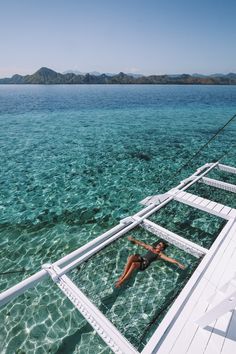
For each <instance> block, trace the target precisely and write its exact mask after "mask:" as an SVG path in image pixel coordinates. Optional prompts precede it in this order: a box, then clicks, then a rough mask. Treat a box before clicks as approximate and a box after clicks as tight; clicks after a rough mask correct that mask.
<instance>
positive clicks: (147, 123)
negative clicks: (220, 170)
mask: <svg viewBox="0 0 236 354" xmlns="http://www.w3.org/2000/svg"><path fill="white" fill-rule="evenodd" d="M235 112H236V87H227V86H222V87H221V86H216V87H213V86H0V146H1V149H0V158H1V174H0V186H1V189H0V193H1V197H0V246H1V247H0V257H1V264H0V272H4V271H8V270H16V269H17V270H21V269H23V268H25V269H26V272H24V273H16V274H9V275H1V276H0V290H1V291H2V290H4V289H6V288H7V287H9V286H10V285H13V284H15V283H17V282H18V281H20V280H22V279H23V278H25V277H26V276H28V275H30V274H33V273H34V272H35V271H37V270H38V269H39V268H40V266H41V264H43V263H45V262H48V261H55V260H56V259H58V258H59V257H61V256H62V255H64V254H67V253H69V252H70V251H72V250H74V249H75V248H77V247H79V246H80V245H83V244H85V243H86V242H87V241H89V240H91V239H93V238H94V237H96V236H98V235H99V234H101V233H102V232H104V231H106V230H107V229H109V228H110V227H112V226H113V225H116V224H117V223H118V222H119V220H120V218H123V217H125V216H128V215H130V214H132V213H134V212H135V211H137V210H139V209H140V206H138V201H140V200H142V199H143V198H144V197H145V196H147V195H152V194H156V193H160V192H164V191H166V190H167V189H169V188H170V187H171V186H174V185H175V183H177V182H178V181H179V180H180V179H182V178H184V177H185V176H186V175H187V174H189V173H192V172H193V171H194V169H195V168H196V167H197V166H199V165H200V164H203V163H205V162H207V161H212V160H217V159H218V158H219V157H221V155H222V154H223V153H225V152H227V151H229V148H230V147H231V146H232V144H235V132H236V125H235V123H234V124H232V125H231V126H230V127H229V128H228V129H227V130H226V131H225V132H224V133H223V134H222V135H221V136H220V137H219V138H218V139H217V141H215V142H214V143H212V144H211V145H210V146H209V148H207V149H205V151H204V152H203V153H202V154H201V155H200V156H199V157H198V158H197V159H195V161H194V162H193V163H192V164H191V165H190V166H189V167H188V168H187V169H186V172H183V173H182V174H181V175H180V176H177V177H176V178H175V179H173V178H172V175H173V173H174V172H175V171H176V170H177V169H178V168H179V167H180V166H182V165H183V164H184V163H185V162H186V160H187V159H188V157H189V155H190V154H192V153H193V151H195V150H196V149H198V147H199V145H202V144H204V143H205V142H206V141H207V139H208V138H210V137H211V136H212V135H213V134H214V133H215V132H216V130H217V129H218V127H220V126H222V125H223V124H224V123H225V122H226V121H227V119H229V117H230V116H232V115H233V114H234V113H235ZM222 162H224V163H226V164H227V163H229V164H232V165H234V166H236V158H235V151H234V150H233V149H232V150H231V151H230V152H229V154H228V156H226V157H225V158H224V160H223V161H222ZM209 177H212V176H211V175H209ZM167 180H170V181H171V182H170V183H169V184H168V188H167V186H166V185H165V183H166V181H167ZM231 183H233V182H231ZM197 187H201V188H203V185H200V184H199V185H198V186H197ZM204 187H207V186H204ZM218 191H219V190H217V191H216V193H217V197H219V198H221V195H220V191H219V192H218ZM207 192H208V191H207ZM204 193H205V192H204ZM202 196H204V195H202ZM208 198H209V195H208ZM222 198H225V197H222ZM227 198H228V199H227V202H228V203H229V205H230V202H231V204H232V203H234V202H233V201H232V200H233V199H232V198H231V195H230V196H229V197H227ZM212 199H213V198H212ZM219 201H220V200H219ZM221 202H222V201H221ZM225 204H226V203H225ZM231 206H233V205H231ZM181 207H182V206H181ZM167 211H168V210H167ZM171 213H175V221H174V222H171V223H170V222H169V221H168V220H169V218H170V215H172V214H171ZM183 214H184V213H183ZM180 215H181V216H180ZM188 215H189V214H188ZM195 217H196V220H197V221H195ZM205 217H206V216H205V215H204V216H202V215H197V216H195V215H193V214H192V213H191V215H190V216H189V218H190V219H189V220H191V221H190V222H189V225H190V231H186V234H187V235H189V236H191V235H192V231H193V232H194V230H195V231H196V229H201V228H205V229H204V232H205V234H204V235H205V236H203V233H202V236H201V238H200V240H201V239H202V237H203V238H204V239H205V241H204V242H206V243H208V244H211V242H212V240H213V239H214V237H215V233H216V230H218V228H219V229H220V227H221V224H220V222H219V220H218V219H211V220H208V221H207V222H206V223H205V224H204V225H205V226H202V224H203V223H202V221H205V219H204V218H205ZM182 218H183V217H182V214H181V213H180V214H179V211H178V213H176V212H175V211H174V209H173V210H172V206H171V207H170V211H169V212H167V213H166V214H165V213H163V218H162V219H163V220H164V222H165V223H166V224H168V227H169V228H172V229H175V230H176V227H177V226H176V225H178V223H179V224H181V223H183V221H182ZM172 219H173V218H172ZM191 227H192V229H191ZM193 229H194V230H193ZM186 230H188V228H187V226H186ZM135 232H137V231H135ZM206 234H207V236H206ZM196 235H198V233H197V232H196ZM137 237H140V238H141V237H144V238H145V237H147V240H149V237H151V238H150V240H151V239H152V236H150V235H149V236H147V235H146V234H145V233H143V231H142V232H141V233H140V236H139V234H138V236H137ZM186 237H187V236H186ZM194 237H195V236H194ZM196 237H199V236H196ZM117 242H119V246H120V247H121V249H119V250H122V249H123V247H126V246H127V247H128V245H127V244H126V241H125V239H122V240H119V241H117ZM110 247H111V248H107V249H106V250H104V252H105V254H106V257H108V258H109V259H111V260H113V262H114V261H115V262H116V267H115V264H113V262H112V261H111V263H109V264H110V265H109V274H110V278H109V282H108V283H107V285H106V283H104V281H105V279H106V277H105V275H104V280H103V281H102V282H101V284H100V283H99V282H98V279H97V274H99V272H101V271H102V269H100V270H99V272H97V271H96V270H94V272H91V268H93V265H94V264H96V257H99V255H97V256H96V257H95V258H94V260H93V259H91V261H89V262H88V263H86V264H85V265H84V267H85V269H84V272H82V274H81V271H80V272H78V273H77V272H74V273H75V274H74V273H73V274H72V276H73V277H75V280H76V279H77V278H78V279H79V281H81V282H82V281H83V286H84V291H86V289H87V284H88V282H90V283H91V284H92V286H91V294H89V296H90V297H91V299H92V300H94V298H93V293H96V287H99V286H101V287H103V288H102V291H101V299H100V300H99V301H100V304H101V306H107V305H106V304H107V303H109V302H111V303H112V301H113V303H114V304H113V305H112V307H111V308H109V311H108V310H107V311H108V312H107V315H108V317H109V316H110V317H109V318H111V319H112V320H113V321H115V314H116V311H118V309H117V306H118V304H119V301H123V302H122V304H124V303H125V301H126V300H125V299H126V296H127V298H131V299H132V302H131V305H130V303H129V306H132V307H133V308H135V307H134V294H135V292H136V291H137V292H139V293H140V294H142V293H143V292H144V293H145V294H146V295H147V296H146V297H145V296H144V297H143V298H142V295H140V297H139V300H140V301H141V302H143V303H142V305H140V306H141V307H142V311H141V312H140V316H144V315H145V316H147V317H146V320H145V321H144V323H145V326H146V325H147V323H148V322H149V321H150V318H151V316H152V315H154V312H155V311H156V308H155V307H154V306H153V307H152V308H150V309H146V310H145V306H147V303H148V302H147V301H146V300H145V299H146V298H147V297H148V294H149V291H150V292H151V291H152V287H150V286H149V285H147V284H149V283H150V282H151V281H158V280H156V278H155V274H156V272H158V275H159V276H160V277H161V275H163V278H161V279H162V281H161V285H160V284H159V283H156V285H155V286H156V287H157V288H161V289H162V294H163V299H165V298H166V297H167V298H168V296H167V294H168V291H170V292H171V289H170V283H171V282H170V280H171V281H172V282H173V281H177V280H178V277H179V276H180V275H181V277H182V282H183V283H184V282H185V281H186V279H187V277H188V276H189V275H188V274H187V273H186V276H184V275H183V273H182V274H179V273H178V271H176V269H172V268H170V267H169V266H167V265H165V264H161V263H158V264H157V263H156V264H155V265H153V267H152V268H151V267H150V270H149V269H148V270H147V271H146V272H145V276H146V277H147V276H148V277H149V278H148V279H150V282H149V281H148V282H146V280H147V279H146V278H145V276H144V275H143V273H138V274H137V276H136V277H135V278H134V279H133V280H132V281H133V282H134V283H133V285H132V281H131V284H129V285H127V289H125V290H124V291H123V290H122V291H123V292H122V294H121V295H119V296H117V297H116V294H115V295H114V294H113V290H114V288H113V280H115V278H116V277H117V276H118V274H119V273H120V272H121V270H122V268H123V265H124V262H125V259H126V257H127V254H126V253H127V251H126V253H125V255H122V256H121V254H120V252H117V247H115V246H114V248H113V246H110ZM131 248H132V247H131ZM131 248H128V251H129V252H132V251H133V248H132V249H131ZM106 252H107V253H106ZM168 252H170V254H173V255H175V256H179V257H181V258H182V257H183V255H181V254H180V253H181V252H180V251H179V250H176V249H175V248H174V247H173V248H172V247H170V248H169V249H168ZM179 252H180V253H179ZM107 254H108V255H107ZM101 257H102V256H101ZM185 257H186V256H185ZM186 261H187V263H188V271H189V272H190V273H191V270H192V269H193V268H194V264H193V265H192V263H191V262H192V261H191V260H190V259H189V260H188V258H187V259H186ZM193 263H194V262H193ZM118 265H119V267H118ZM192 266H193V268H191V267H192ZM101 268H102V267H101ZM111 274H112V276H111ZM166 274H168V277H167V280H165V281H164V279H166ZM142 277H144V278H145V280H143V281H142ZM159 279H160V278H159ZM99 284H100V285H99ZM27 294H28V295H27ZM27 294H25V295H24V296H22V297H20V298H18V299H16V300H15V301H13V302H12V303H10V304H9V305H7V306H5V307H4V309H3V310H2V311H1V313H0V317H1V322H0V323H1V325H0V337H1V338H0V349H1V351H2V352H7V353H14V352H17V350H18V352H19V353H24V352H27V353H44V352H45V353H48V352H52V353H62V352H66V353H89V352H91V353H94V348H96V352H97V353H109V349H107V348H106V346H105V345H104V344H103V342H102V341H101V340H100V339H99V338H98V337H97V336H96V335H94V333H93V332H92V330H91V328H90V327H89V326H88V325H86V323H85V321H84V320H83V318H82V317H81V316H80V315H79V314H78V313H77V312H76V311H74V310H73V308H72V306H71V305H70V304H69V302H68V301H67V300H65V299H64V298H63V296H62V295H61V293H60V291H59V290H57V289H56V288H55V287H52V286H51V282H50V281H48V282H44V283H42V284H41V285H39V286H38V287H37V288H36V289H32V290H30V291H29V292H28V293H27ZM111 294H113V295H111ZM27 296H28V297H27ZM45 296H46V300H45ZM109 296H111V297H110V298H109ZM157 296H158V295H157ZM161 296H162V295H161ZM107 297H108V300H107ZM114 297H115V298H116V300H115V301H114ZM102 299H105V300H106V301H107V302H106V301H105V305H104V304H103V305H102V302H103V303H104V301H102ZM122 299H123V300H122ZM117 301H118V303H117ZM145 301H146V302H145ZM158 301H159V302H160V298H159V300H158ZM159 302H158V304H159ZM31 303H32V304H31ZM45 303H50V304H51V305H50V306H49V307H48V308H47V310H46V311H43V310H42V308H44V307H43V306H44V304H45ZM26 305H27V306H26ZM126 306H127V305H126ZM150 306H152V305H150ZM51 307H52V308H51ZM104 308H105V307H104ZM49 310H50V311H49ZM118 312H119V311H118ZM135 313H136V310H134V311H133V313H132V316H134V315H135ZM112 316H113V317H112ZM145 316H144V317H145ZM65 318H66V319H65ZM129 320H130V319H128V318H127V319H125V317H124V319H123V317H122V323H121V327H122V326H123V325H124V323H126V322H128V321H129ZM54 321H56V322H55V323H54ZM138 323H140V321H139V320H138V319H137V318H136V319H135V326H134V327H135V328H134V327H133V328H129V333H128V336H129V337H130V339H131V340H132V338H137V337H138V334H137V333H139V335H140V333H143V331H144V328H143V327H142V326H141V328H140V327H139V324H138ZM118 325H119V324H117V326H118ZM126 325H127V324H126ZM124 326H125V325H124ZM145 326H144V327H145ZM124 328H126V327H124ZM152 330H153V329H151V330H150V331H149V332H150V333H151V332H152ZM132 331H134V333H133V332H132ZM135 331H136V332H135ZM132 333H133V334H132ZM150 333H149V334H147V337H148V335H150ZM132 336H133V337H132ZM131 337H132V338H131ZM139 338H140V336H139ZM135 340H137V339H135ZM135 340H134V342H135ZM143 340H144V341H145V339H143ZM134 344H135V343H134Z"/></svg>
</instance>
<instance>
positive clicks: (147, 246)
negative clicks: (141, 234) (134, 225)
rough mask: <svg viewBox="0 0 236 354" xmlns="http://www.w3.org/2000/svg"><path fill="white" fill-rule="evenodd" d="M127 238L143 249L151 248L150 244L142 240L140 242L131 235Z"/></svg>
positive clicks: (149, 249)
mask: <svg viewBox="0 0 236 354" xmlns="http://www.w3.org/2000/svg"><path fill="white" fill-rule="evenodd" d="M128 240H129V241H130V242H132V243H134V244H136V245H138V246H141V247H143V248H145V249H146V250H148V251H151V250H152V249H153V247H152V246H150V245H147V244H146V243H144V242H142V241H139V240H136V239H135V238H133V237H132V236H129V237H128Z"/></svg>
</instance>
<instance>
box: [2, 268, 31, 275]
mask: <svg viewBox="0 0 236 354" xmlns="http://www.w3.org/2000/svg"><path fill="white" fill-rule="evenodd" d="M24 272H27V270H26V269H25V268H23V269H21V270H9V271H7V272H2V273H0V275H6V274H12V273H24Z"/></svg>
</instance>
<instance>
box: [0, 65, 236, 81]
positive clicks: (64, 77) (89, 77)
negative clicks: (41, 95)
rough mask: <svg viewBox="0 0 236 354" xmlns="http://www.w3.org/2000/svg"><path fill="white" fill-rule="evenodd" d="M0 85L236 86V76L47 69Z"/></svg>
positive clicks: (16, 76) (14, 76) (6, 79)
mask: <svg viewBox="0 0 236 354" xmlns="http://www.w3.org/2000/svg"><path fill="white" fill-rule="evenodd" d="M0 84H45V85H50V84H51V85H52V84H57V85H58V84H173V85H186V84H195V85H236V74H234V73H229V74H226V75H223V74H215V75H209V76H206V75H188V74H182V75H150V76H142V75H134V76H133V75H132V74H124V73H122V72H121V73H119V74H114V75H108V74H101V75H94V74H77V75H76V74H75V73H66V74H61V73H58V72H56V71H53V70H51V69H48V68H41V69H39V70H38V71H36V73H34V74H32V75H25V76H22V75H18V74H16V75H13V76H12V77H11V78H4V79H0Z"/></svg>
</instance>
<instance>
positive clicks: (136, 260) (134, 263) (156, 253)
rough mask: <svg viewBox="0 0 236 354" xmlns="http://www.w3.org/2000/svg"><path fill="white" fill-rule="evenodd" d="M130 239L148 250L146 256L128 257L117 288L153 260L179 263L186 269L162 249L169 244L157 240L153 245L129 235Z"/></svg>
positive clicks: (180, 266)
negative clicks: (136, 270)
mask: <svg viewBox="0 0 236 354" xmlns="http://www.w3.org/2000/svg"><path fill="white" fill-rule="evenodd" d="M128 240H129V241H131V242H132V243H134V244H136V245H139V246H141V247H143V248H145V249H146V250H148V252H147V253H146V254H145V255H144V256H140V255H139V254H134V255H131V256H129V257H128V260H127V263H126V266H125V268H124V271H123V273H122V274H121V276H120V277H119V279H118V281H117V282H116V285H115V286H116V288H118V287H120V286H121V285H122V284H123V283H124V281H126V280H127V279H128V278H129V277H130V276H131V274H132V273H133V271H134V270H135V269H139V270H142V271H143V270H145V269H146V268H147V267H148V266H149V265H150V264H151V263H152V262H154V261H156V260H158V259H163V260H164V261H167V262H170V263H174V264H177V266H178V267H179V268H181V269H184V268H185V266H184V265H183V264H181V263H180V262H178V261H177V260H176V259H173V258H170V257H167V256H166V255H165V254H164V253H163V252H162V251H164V250H165V249H166V247H167V244H166V243H165V242H163V241H158V242H156V243H155V244H154V245H153V246H150V245H147V244H146V243H144V242H141V241H138V240H136V239H135V238H133V237H131V236H129V237H128Z"/></svg>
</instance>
